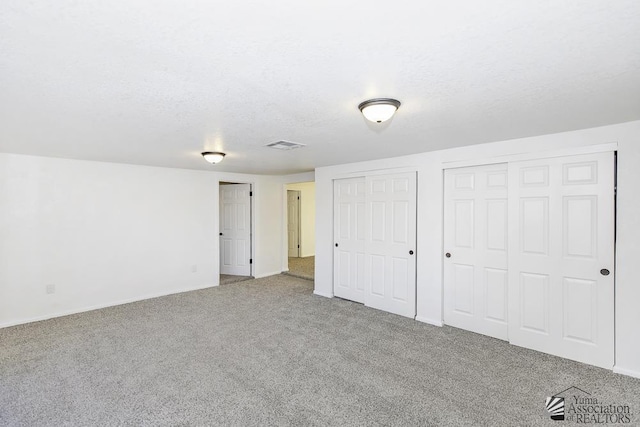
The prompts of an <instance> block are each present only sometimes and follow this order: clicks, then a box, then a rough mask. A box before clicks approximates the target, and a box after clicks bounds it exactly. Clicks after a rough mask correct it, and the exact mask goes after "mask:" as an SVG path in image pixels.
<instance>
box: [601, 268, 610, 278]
mask: <svg viewBox="0 0 640 427" xmlns="http://www.w3.org/2000/svg"><path fill="white" fill-rule="evenodd" d="M600 274H602V275H603V276H608V275H609V270H607V269H606V268H603V269H602V270H600Z"/></svg>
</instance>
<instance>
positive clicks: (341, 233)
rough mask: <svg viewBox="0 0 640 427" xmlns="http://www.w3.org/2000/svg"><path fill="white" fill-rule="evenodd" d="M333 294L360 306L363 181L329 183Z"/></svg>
mask: <svg viewBox="0 0 640 427" xmlns="http://www.w3.org/2000/svg"><path fill="white" fill-rule="evenodd" d="M333 198H334V202H333V207H334V208H333V209H334V210H333V216H334V218H333V224H334V232H333V235H334V248H333V249H334V251H333V268H334V270H333V283H334V286H333V293H334V295H335V296H337V297H340V298H345V299H348V300H351V301H355V302H359V303H364V246H365V179H364V178H350V179H337V180H335V181H334V182H333Z"/></svg>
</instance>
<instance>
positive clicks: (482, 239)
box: [444, 163, 508, 340]
mask: <svg viewBox="0 0 640 427" xmlns="http://www.w3.org/2000/svg"><path fill="white" fill-rule="evenodd" d="M444 183H445V189H444V191H445V204H444V249H445V251H446V254H445V258H444V322H445V323H446V324H447V325H451V326H455V327H458V328H462V329H466V330H469V331H473V332H477V333H480V334H484V335H489V336H492V337H495V338H499V339H502V340H507V339H508V326H507V313H508V307H507V304H508V297H507V243H508V242H507V229H508V227H507V164H506V163H502V164H495V165H488V166H476V167H467V168H460V169H448V170H445V173H444Z"/></svg>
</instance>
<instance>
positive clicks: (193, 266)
mask: <svg viewBox="0 0 640 427" xmlns="http://www.w3.org/2000/svg"><path fill="white" fill-rule="evenodd" d="M191 272H192V273H197V272H198V265H197V264H193V265H192V266H191Z"/></svg>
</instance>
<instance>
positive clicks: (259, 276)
mask: <svg viewBox="0 0 640 427" xmlns="http://www.w3.org/2000/svg"><path fill="white" fill-rule="evenodd" d="M280 273H282V271H273V272H271V273H262V274H256V275H255V276H253V277H255V278H256V279H262V278H263V277H269V276H275V275H276V274H280Z"/></svg>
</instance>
